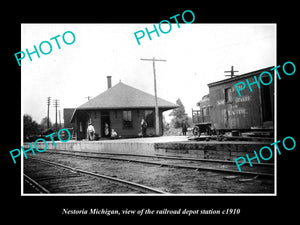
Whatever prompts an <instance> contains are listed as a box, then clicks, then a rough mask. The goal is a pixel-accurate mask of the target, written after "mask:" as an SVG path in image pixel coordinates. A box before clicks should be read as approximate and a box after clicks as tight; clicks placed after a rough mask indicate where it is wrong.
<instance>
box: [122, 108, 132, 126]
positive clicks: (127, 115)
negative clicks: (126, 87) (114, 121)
mask: <svg viewBox="0 0 300 225" xmlns="http://www.w3.org/2000/svg"><path fill="white" fill-rule="evenodd" d="M123 128H132V114H131V111H130V110H126V111H123Z"/></svg>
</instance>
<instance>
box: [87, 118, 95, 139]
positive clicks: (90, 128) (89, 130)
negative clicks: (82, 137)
mask: <svg viewBox="0 0 300 225" xmlns="http://www.w3.org/2000/svg"><path fill="white" fill-rule="evenodd" d="M87 133H88V139H89V141H93V140H94V134H95V128H94V126H93V125H92V123H91V122H89V126H88V128H87Z"/></svg>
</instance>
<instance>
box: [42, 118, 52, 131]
mask: <svg viewBox="0 0 300 225" xmlns="http://www.w3.org/2000/svg"><path fill="white" fill-rule="evenodd" d="M47 125H48V117H47V116H46V117H44V118H43V119H42V120H41V123H40V127H41V129H43V130H46V129H47ZM51 127H52V123H51V120H50V119H49V128H51Z"/></svg>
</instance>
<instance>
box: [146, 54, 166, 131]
mask: <svg viewBox="0 0 300 225" xmlns="http://www.w3.org/2000/svg"><path fill="white" fill-rule="evenodd" d="M141 60H145V61H152V62H153V74H154V93H155V131H156V135H157V136H158V135H159V114H158V104H157V90H156V74H155V61H160V62H166V61H167V60H164V59H155V58H154V57H153V59H141Z"/></svg>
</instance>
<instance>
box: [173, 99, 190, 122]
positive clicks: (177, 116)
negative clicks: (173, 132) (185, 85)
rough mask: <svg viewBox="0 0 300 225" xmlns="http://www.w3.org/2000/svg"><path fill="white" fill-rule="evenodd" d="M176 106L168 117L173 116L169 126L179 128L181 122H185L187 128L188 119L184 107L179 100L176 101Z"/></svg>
mask: <svg viewBox="0 0 300 225" xmlns="http://www.w3.org/2000/svg"><path fill="white" fill-rule="evenodd" d="M176 104H177V105H178V106H179V107H178V108H176V109H173V111H172V112H171V113H170V116H173V118H172V120H171V126H172V127H174V128H180V127H181V125H182V121H183V120H185V121H186V123H187V125H188V126H189V125H190V124H189V122H190V118H189V117H188V115H187V114H186V113H185V107H184V105H183V103H182V102H181V100H180V98H178V99H177V101H176Z"/></svg>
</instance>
